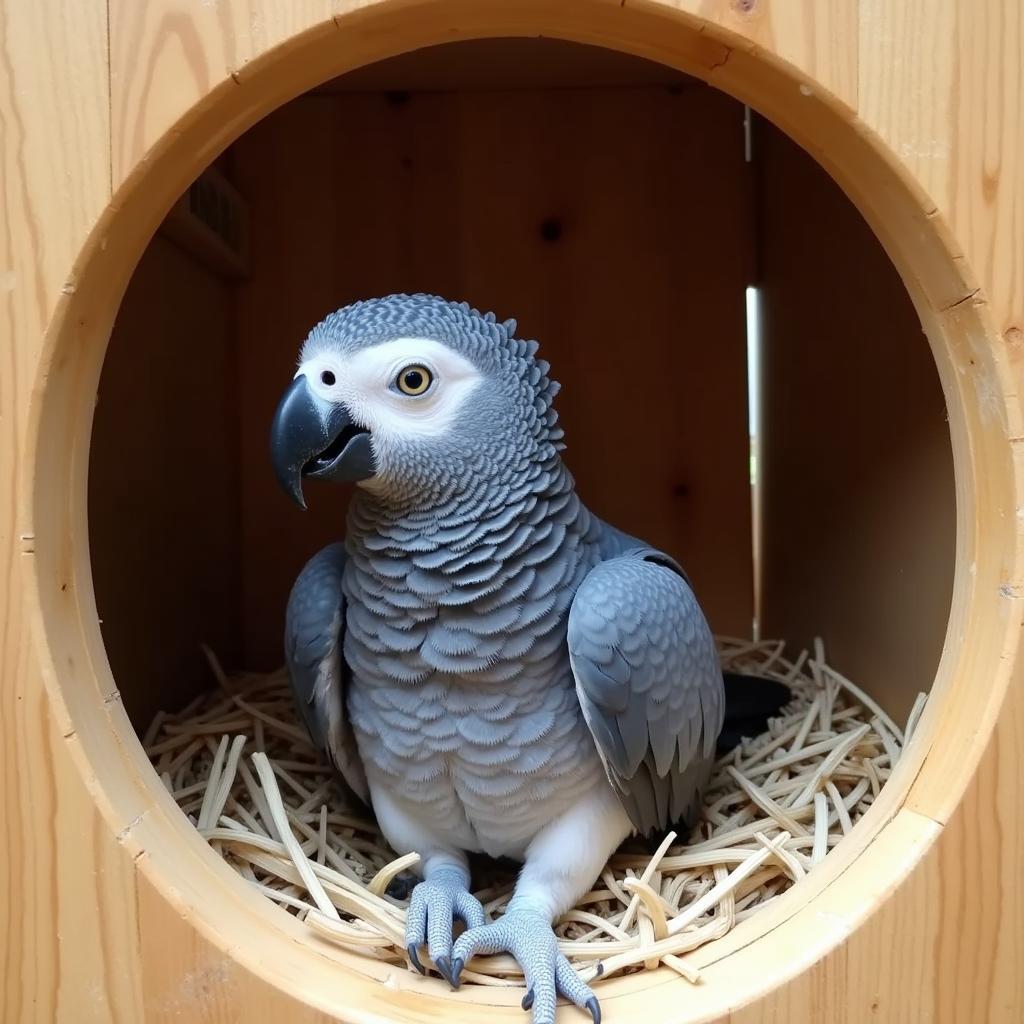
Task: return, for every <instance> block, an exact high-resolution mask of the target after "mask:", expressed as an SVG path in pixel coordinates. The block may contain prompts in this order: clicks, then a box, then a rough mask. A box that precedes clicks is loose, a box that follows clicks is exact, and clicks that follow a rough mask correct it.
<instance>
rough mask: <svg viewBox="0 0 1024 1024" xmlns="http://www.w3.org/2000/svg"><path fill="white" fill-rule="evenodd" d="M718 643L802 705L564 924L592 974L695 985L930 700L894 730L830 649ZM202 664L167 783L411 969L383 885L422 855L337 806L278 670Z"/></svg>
mask: <svg viewBox="0 0 1024 1024" xmlns="http://www.w3.org/2000/svg"><path fill="white" fill-rule="evenodd" d="M719 647H720V651H721V655H722V663H723V667H725V668H727V669H731V670H732V671H736V672H742V673H749V674H753V675H761V676H766V677H769V678H772V679H777V680H779V681H781V682H784V683H786V684H787V685H788V686H789V687H790V688H791V690H792V692H793V700H792V702H791V703H790V704H789V705H787V706H786V708H784V709H783V711H782V713H781V714H780V716H779V717H778V718H775V719H771V720H770V721H769V726H768V729H767V731H765V732H764V733H762V734H761V735H760V736H757V737H754V738H751V739H748V740H744V741H743V742H742V743H741V744H740V746H738V747H736V748H735V749H734V750H732V751H730V753H729V754H727V755H726V756H724V757H723V758H722V759H721V760H720V761H719V762H718V765H717V768H716V771H715V773H714V776H713V778H712V782H711V785H710V788H709V790H708V793H707V796H706V800H705V807H704V812H703V818H702V821H701V822H700V824H699V826H698V828H697V829H695V830H694V833H693V834H692V835H691V836H690V837H689V841H688V842H687V843H686V844H683V843H681V842H679V841H678V838H677V837H676V835H675V834H674V833H673V834H670V835H669V836H667V837H666V838H665V840H664V841H663V842H662V843H661V845H660V846H659V847H658V849H657V850H656V851H655V852H654V853H653V854H652V853H651V852H650V851H649V850H645V849H643V848H642V847H639V846H634V848H633V849H634V851H635V852H628V850H629V844H627V847H625V848H623V850H620V851H619V853H617V854H616V855H615V856H613V857H612V859H611V861H610V862H609V863H608V865H607V867H606V868H605V870H604V871H603V873H602V875H601V877H600V879H599V880H598V881H597V882H596V883H595V886H594V889H593V890H592V891H591V892H589V893H587V894H586V895H585V896H583V897H582V899H581V900H580V901H579V903H578V904H577V905H576V907H575V908H574V909H573V910H571V911H569V913H567V914H566V915H565V916H564V917H563V918H562V919H561V920H560V921H559V922H558V923H557V925H556V931H557V934H558V936H559V939H560V941H561V946H562V949H563V951H564V952H565V953H566V955H567V956H568V957H569V958H570V960H572V961H573V962H574V963H575V965H576V966H577V968H578V969H579V970H580V971H581V973H582V975H583V977H584V978H585V979H586V980H588V981H590V980H593V979H595V978H596V977H597V976H598V975H600V976H601V977H605V978H607V977H609V976H611V975H613V974H615V973H618V972H622V971H630V970H638V969H642V968H654V967H657V966H658V965H659V964H666V965H667V966H669V967H671V968H673V969H674V970H676V971H678V972H679V973H680V974H682V975H683V976H684V977H686V978H688V979H689V980H691V981H696V980H698V973H697V971H696V970H695V969H694V968H693V967H692V966H691V965H688V964H687V961H686V959H685V956H684V954H686V953H687V952H690V951H692V950H694V949H696V948H697V947H699V946H702V945H704V944H705V943H708V942H711V941H713V940H714V939H718V938H720V937H721V936H723V935H725V934H726V933H727V932H729V931H730V929H732V928H733V926H734V925H735V924H736V923H737V922H739V921H742V920H743V919H745V918H747V917H750V916H751V915H753V914H756V913H758V912H759V911H760V910H762V909H763V908H764V907H765V906H767V905H768V904H770V903H771V902H772V901H773V900H775V899H777V898H778V897H779V896H780V895H781V894H782V893H783V892H785V891H786V890H787V889H788V888H789V887H790V886H792V885H793V884H794V882H797V881H799V880H800V879H801V878H802V877H803V876H804V875H805V874H807V873H808V872H810V871H812V870H814V867H815V865H816V864H819V863H820V862H821V861H822V860H824V858H825V857H826V855H827V854H828V852H829V850H831V849H832V847H833V846H835V845H836V844H837V843H838V842H839V841H840V840H841V839H842V838H843V836H844V835H845V834H846V833H847V832H849V831H850V829H851V828H852V827H853V826H854V825H855V824H856V823H857V820H858V819H859V818H860V817H861V816H862V815H863V814H864V813H865V811H867V809H868V808H869V807H870V806H871V804H872V802H873V801H874V800H875V799H876V798H877V796H878V793H879V790H880V789H881V787H882V785H883V784H884V783H885V781H886V779H888V778H889V775H890V773H891V772H892V769H893V767H894V766H895V764H896V762H897V761H898V759H899V757H900V755H901V752H902V750H903V748H904V746H905V745H906V742H907V741H908V740H909V738H910V735H911V734H912V732H913V730H914V728H915V726H916V723H917V721H918V719H919V717H920V714H921V711H922V710H923V707H924V701H925V697H924V695H923V694H922V695H921V696H920V697H919V698H918V700H917V703H916V704H915V706H914V709H913V711H912V712H911V715H910V718H909V720H908V722H907V725H906V728H905V729H900V728H899V727H898V726H897V725H896V723H895V722H893V721H892V720H891V719H890V718H889V716H888V715H887V714H886V713H885V712H884V711H883V710H882V709H881V708H880V707H879V706H878V705H877V704H875V702H874V701H872V700H871V698H870V697H868V696H867V695H866V694H865V693H863V692H862V691H861V690H860V689H858V688H857V687H856V686H855V685H854V684H853V683H851V682H850V681H849V680H847V679H844V678H843V677H842V676H841V675H839V673H837V672H835V671H834V670H833V669H832V668H830V667H829V666H828V665H827V664H826V662H825V657H824V652H823V650H822V648H821V645H820V644H819V645H817V647H816V649H815V651H814V653H813V655H810V656H809V655H808V653H807V652H804V653H802V654H801V655H800V656H799V657H798V658H797V659H796V660H795V661H790V660H789V659H787V658H786V656H785V653H784V645H783V644H782V643H781V642H764V643H750V642H747V641H741V640H733V639H721V640H720V641H719ZM208 653H209V652H208ZM210 660H211V665H212V666H213V669H214V672H215V674H216V676H217V678H218V681H219V683H220V689H219V690H215V691H213V692H211V693H209V694H206V695H204V696H202V697H200V698H198V699H197V700H195V701H193V702H192V703H191V704H190V705H189V706H188V707H186V708H185V709H183V710H182V711H180V712H178V713H177V714H164V713H162V712H161V713H160V714H158V715H157V716H156V718H155V719H154V721H153V723H152V725H151V727H150V729H149V730H148V733H147V735H146V737H145V740H144V744H145V747H146V750H147V752H148V754H149V756H150V758H151V760H152V762H153V764H154V766H155V767H156V770H157V772H158V774H159V775H160V778H161V779H162V780H163V783H164V785H165V786H166V787H167V789H168V790H169V792H170V793H171V794H172V795H173V797H174V799H175V800H176V801H177V803H178V805H179V806H180V807H181V809H182V810H183V811H184V812H185V814H187V815H188V817H189V819H190V820H191V821H192V822H193V824H194V825H195V826H196V828H197V829H198V830H199V832H200V834H201V835H202V836H203V837H204V838H205V839H206V840H207V841H208V842H209V843H210V845H211V846H212V847H213V848H214V849H215V850H216V851H217V852H218V853H219V854H220V855H221V856H222V857H223V858H224V860H225V861H226V862H227V863H228V864H229V865H230V866H231V867H232V868H234V869H235V870H236V871H237V872H238V873H239V874H240V875H242V877H243V878H245V879H246V880H247V881H248V882H249V884H251V885H252V886H253V887H254V888H255V889H257V890H258V891H259V892H261V893H263V894H264V895H265V896H266V897H268V898H269V899H271V900H274V901H275V902H277V903H278V904H280V905H281V906H282V907H285V908H286V909H288V910H289V911H291V912H293V913H297V914H299V915H300V916H304V918H305V920H306V922H307V924H308V925H309V926H310V927H312V928H314V929H315V930H316V931H317V932H319V933H320V934H322V935H324V936H326V937H327V938H329V939H331V940H333V941H334V942H336V943H338V944H340V945H342V946H344V947H346V948H348V949H350V950H353V951H357V952H360V953H363V954H365V955H367V956H371V957H376V958H379V959H382V960H385V961H388V962H391V963H394V964H407V963H408V960H407V957H406V952H405V939H404V932H405V902H404V901H400V900H398V899H395V898H394V897H393V896H392V895H389V894H388V892H387V890H388V888H389V886H390V883H391V882H392V880H393V879H395V878H396V877H398V876H399V875H401V874H402V873H403V872H407V871H408V870H409V869H410V868H413V867H414V866H415V864H416V862H417V860H418V858H417V856H416V855H415V854H409V855H407V856H405V857H396V856H395V855H394V853H393V852H392V851H391V850H389V849H388V846H387V843H386V842H385V840H384V838H383V837H382V836H381V834H380V831H379V830H378V829H377V826H376V825H375V824H374V823H373V821H372V820H370V819H369V818H368V817H367V816H366V813H365V812H364V811H362V810H355V809H353V808H349V807H346V806H344V805H343V803H342V802H341V798H340V796H339V793H338V790H337V789H336V788H335V783H334V778H333V774H332V771H331V769H330V768H329V767H328V766H327V765H326V764H325V763H324V762H323V761H322V760H321V758H320V757H319V756H318V754H317V752H316V751H315V750H314V749H313V747H312V746H311V745H310V743H309V740H308V738H307V736H306V733H305V730H304V729H303V728H302V726H301V724H300V723H299V722H298V721H297V720H296V718H295V715H294V711H293V707H292V703H291V695H290V691H289V689H288V683H287V679H286V678H285V675H284V673H283V671H281V672H276V673H274V674H272V675H267V676H262V675H260V676H257V675H251V674H248V675H237V676H232V677H231V678H230V679H229V678H227V677H226V676H225V674H224V673H223V672H222V671H221V669H220V667H219V666H218V665H217V663H216V660H215V659H214V658H213V657H212V655H210ZM485 874H486V873H485ZM476 881H477V882H478V883H479V884H481V885H482V888H479V889H477V891H476V895H477V897H478V898H479V899H480V901H481V902H482V903H483V905H484V908H485V910H486V911H487V913H488V915H490V916H496V915H499V914H501V913H502V911H503V909H504V907H505V905H506V903H507V901H508V899H509V897H510V895H511V891H512V885H513V883H514V881H515V878H514V875H512V874H510V873H502V872H500V871H492V872H491V873H490V874H489V875H487V876H486V877H483V878H478V879H476ZM421 956H423V954H421ZM423 958H424V960H425V961H426V958H425V956H424V957H423ZM426 962H429V961H426ZM463 978H464V979H465V981H467V982H477V983H480V984H488V985H508V984H522V978H521V972H520V971H519V968H518V965H517V964H516V963H515V961H514V960H512V958H511V957H508V956H493V957H487V958H477V959H476V960H474V961H473V963H472V964H471V969H467V970H466V971H465V972H464V974H463Z"/></svg>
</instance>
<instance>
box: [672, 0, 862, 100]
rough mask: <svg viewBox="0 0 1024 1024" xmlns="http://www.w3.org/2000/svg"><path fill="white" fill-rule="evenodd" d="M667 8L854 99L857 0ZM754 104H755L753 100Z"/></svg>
mask: <svg viewBox="0 0 1024 1024" xmlns="http://www.w3.org/2000/svg"><path fill="white" fill-rule="evenodd" d="M665 6H667V7H672V8H675V9H677V10H679V11H685V12H686V13H688V14H694V15H698V16H699V17H701V18H705V19H707V20H708V21H709V22H711V23H712V24H713V25H715V26H716V27H718V28H721V29H724V30H726V31H727V32H729V33H730V35H732V36H734V39H733V40H732V41H731V42H732V45H739V46H742V47H743V48H744V49H747V50H751V51H762V52H764V53H765V54H766V55H770V56H771V58H776V57H777V58H779V59H781V60H784V61H787V62H788V63H790V64H793V65H794V66H795V67H797V68H799V69H800V71H801V72H802V73H803V74H805V75H806V76H807V77H808V78H810V79H813V80H814V81H815V82H817V83H819V84H820V85H821V86H823V87H824V88H826V89H828V90H829V92H831V93H832V95H834V96H835V97H836V98H837V99H839V100H841V101H842V102H843V103H845V104H846V105H847V106H849V107H851V108H856V106H857V100H858V86H859V82H858V70H859V66H858V47H857V46H856V45H851V43H853V42H854V40H856V39H857V34H858V31H857V30H858V19H859V13H860V4H859V0H829V2H828V3H818V2H816V0H790V2H785V0H784V2H782V3H779V2H775V3H766V2H764V0H669V2H668V3H666V4H665ZM755 106H756V102H755Z"/></svg>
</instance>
